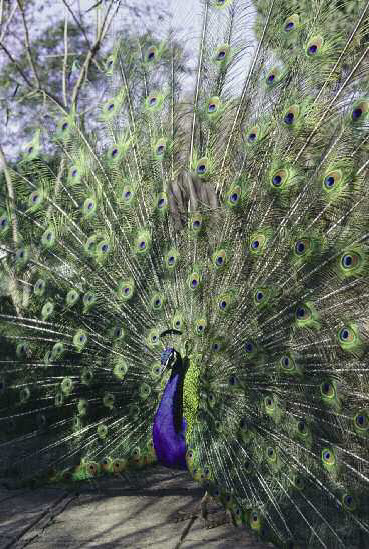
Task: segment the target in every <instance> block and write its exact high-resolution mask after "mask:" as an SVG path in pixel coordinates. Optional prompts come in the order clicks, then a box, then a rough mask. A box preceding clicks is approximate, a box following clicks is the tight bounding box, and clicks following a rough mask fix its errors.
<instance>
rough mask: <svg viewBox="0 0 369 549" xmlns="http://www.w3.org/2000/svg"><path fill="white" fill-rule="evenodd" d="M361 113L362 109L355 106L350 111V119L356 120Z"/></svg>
mask: <svg viewBox="0 0 369 549" xmlns="http://www.w3.org/2000/svg"><path fill="white" fill-rule="evenodd" d="M362 114H363V111H362V109H361V108H360V107H357V108H356V109H354V110H353V111H352V119H353V120H358V119H359V118H360V117H361V115H362Z"/></svg>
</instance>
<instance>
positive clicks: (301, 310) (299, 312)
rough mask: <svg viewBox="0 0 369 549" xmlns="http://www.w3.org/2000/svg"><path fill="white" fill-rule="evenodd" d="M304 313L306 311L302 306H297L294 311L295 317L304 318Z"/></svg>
mask: <svg viewBox="0 0 369 549" xmlns="http://www.w3.org/2000/svg"><path fill="white" fill-rule="evenodd" d="M305 314H306V311H305V309H304V307H299V308H298V309H297V311H296V316H297V318H304V316H305Z"/></svg>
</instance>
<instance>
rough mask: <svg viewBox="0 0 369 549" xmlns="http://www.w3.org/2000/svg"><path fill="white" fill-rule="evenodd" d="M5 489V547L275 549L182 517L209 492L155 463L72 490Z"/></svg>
mask: <svg viewBox="0 0 369 549" xmlns="http://www.w3.org/2000/svg"><path fill="white" fill-rule="evenodd" d="M137 482H138V483H139V485H140V486H139V487H137ZM5 484H6V483H5ZM6 486H7V487H6ZM6 486H4V484H1V481H0V549H10V548H11V549H20V548H23V547H29V548H30V549H48V548H52V549H61V548H66V549H77V548H93V547H96V548H97V547H99V548H101V549H113V548H132V549H143V548H152V549H156V548H157V549H159V548H160V549H179V548H180V549H195V548H197V547H209V549H237V548H245V549H269V548H270V545H265V544H262V543H260V542H258V541H257V540H255V539H254V538H253V537H252V536H251V534H249V533H248V532H247V531H245V530H244V529H242V530H241V529H237V528H234V527H233V526H232V525H230V524H224V525H222V526H218V527H216V528H212V529H206V528H204V526H203V521H202V519H201V518H200V517H198V518H187V519H186V520H184V521H181V522H178V521H177V518H178V516H177V515H178V512H184V513H186V512H187V513H188V512H189V511H191V510H192V511H193V510H194V509H196V507H197V505H198V504H199V502H200V499H201V497H202V495H203V490H202V489H201V488H200V487H199V486H198V485H197V484H196V483H195V482H193V481H192V479H191V478H190V477H189V475H188V474H187V473H186V472H182V471H178V472H177V471H175V472H173V471H169V470H168V469H164V468H162V467H154V468H152V469H150V470H148V471H145V473H140V475H139V476H136V477H135V478H133V477H132V476H131V477H128V478H126V477H125V478H122V479H104V480H99V481H98V482H93V483H87V484H84V485H82V486H76V487H75V488H74V487H73V489H68V490H66V489H62V488H55V487H53V488H50V487H47V488H39V489H36V490H28V489H27V490H26V489H22V490H14V489H11V488H9V485H8V484H6ZM213 510H214V509H213ZM210 516H211V517H212V519H213V517H215V518H216V517H217V516H218V517H221V516H223V513H222V512H221V511H220V510H218V513H216V512H214V513H211V515H210Z"/></svg>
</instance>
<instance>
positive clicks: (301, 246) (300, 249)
mask: <svg viewBox="0 0 369 549" xmlns="http://www.w3.org/2000/svg"><path fill="white" fill-rule="evenodd" d="M295 251H296V253H297V254H298V255H301V254H303V253H304V251H305V244H304V243H303V242H302V241H301V240H298V241H297V242H296V245H295Z"/></svg>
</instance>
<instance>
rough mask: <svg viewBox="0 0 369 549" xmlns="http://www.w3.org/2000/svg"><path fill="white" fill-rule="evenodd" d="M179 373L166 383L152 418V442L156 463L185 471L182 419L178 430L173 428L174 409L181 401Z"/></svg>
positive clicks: (184, 423) (184, 425)
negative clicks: (179, 400)
mask: <svg viewBox="0 0 369 549" xmlns="http://www.w3.org/2000/svg"><path fill="white" fill-rule="evenodd" d="M181 375H182V374H181V373H176V374H175V375H174V376H172V377H171V378H170V380H169V381H168V383H167V385H166V387H165V390H164V393H163V397H162V399H161V402H160V404H159V407H158V410H157V412H156V414H155V418H154V426H153V442H154V447H155V451H156V455H157V458H158V461H159V462H160V463H161V464H162V465H164V466H165V467H170V468H171V469H187V465H186V438H185V434H186V427H187V422H186V419H185V418H184V417H183V419H182V425H181V428H180V429H179V430H177V429H176V427H175V421H174V417H175V409H176V406H178V405H179V402H178V399H179V398H180V399H182V392H181V391H180V384H181V382H182V381H183V380H182V379H181Z"/></svg>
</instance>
